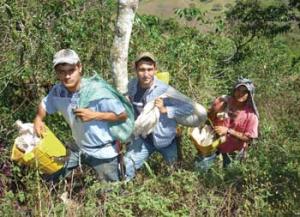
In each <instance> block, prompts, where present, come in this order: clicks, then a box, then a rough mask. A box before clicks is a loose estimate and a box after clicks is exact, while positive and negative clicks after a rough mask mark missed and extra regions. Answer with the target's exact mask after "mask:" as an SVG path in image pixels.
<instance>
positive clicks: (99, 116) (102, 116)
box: [74, 108, 127, 122]
mask: <svg viewBox="0 0 300 217" xmlns="http://www.w3.org/2000/svg"><path fill="white" fill-rule="evenodd" d="M74 112H75V115H76V116H77V117H79V118H80V119H81V120H82V121H92V120H98V121H109V122H115V121H125V120H126V119H127V114H126V112H122V113H120V114H115V113H114V112H95V111H92V110H91V109H88V108H84V109H76V110H75V111H74Z"/></svg>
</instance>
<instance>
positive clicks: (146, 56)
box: [134, 52, 156, 64]
mask: <svg viewBox="0 0 300 217" xmlns="http://www.w3.org/2000/svg"><path fill="white" fill-rule="evenodd" d="M142 59H151V60H152V61H153V62H154V63H155V64H156V58H155V57H154V55H153V54H152V53H150V52H143V53H141V54H140V55H138V57H137V58H136V59H135V61H134V63H135V64H137V63H138V62H139V61H141V60H142Z"/></svg>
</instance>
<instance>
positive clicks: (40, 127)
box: [33, 103, 47, 136]
mask: <svg viewBox="0 0 300 217" xmlns="http://www.w3.org/2000/svg"><path fill="white" fill-rule="evenodd" d="M46 115H47V112H46V110H45V109H44V108H43V106H42V103H40V105H39V106H38V110H37V114H36V116H35V118H34V121H33V124H34V130H35V132H36V134H37V135H38V136H41V135H42V133H43V132H44V131H45V123H44V122H43V120H44V118H45V117H46Z"/></svg>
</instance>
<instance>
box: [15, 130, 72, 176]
mask: <svg viewBox="0 0 300 217" xmlns="http://www.w3.org/2000/svg"><path fill="white" fill-rule="evenodd" d="M64 156H66V148H65V146H64V145H63V144H62V143H61V142H60V141H59V140H58V139H57V137H56V136H55V135H54V134H53V132H52V131H51V130H50V129H49V128H48V127H46V132H45V133H43V138H42V140H41V142H40V143H39V144H38V145H37V146H36V147H35V148H34V149H33V150H32V151H31V152H28V153H24V152H22V151H20V150H19V149H18V148H17V146H16V144H14V145H13V148H12V153H11V160H13V161H16V162H18V163H20V164H23V165H27V166H33V167H35V166H37V168H38V169H39V170H41V172H43V173H46V174H52V173H54V172H56V171H58V170H59V169H61V168H62V167H63V162H61V161H58V160H57V159H58V158H60V157H64Z"/></svg>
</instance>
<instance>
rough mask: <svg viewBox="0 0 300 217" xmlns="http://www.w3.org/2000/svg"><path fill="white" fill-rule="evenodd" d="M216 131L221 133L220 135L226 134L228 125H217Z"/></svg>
mask: <svg viewBox="0 0 300 217" xmlns="http://www.w3.org/2000/svg"><path fill="white" fill-rule="evenodd" d="M214 130H215V132H216V133H217V134H218V135H219V136H223V135H226V134H227V132H228V127H223V126H215V127H214Z"/></svg>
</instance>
